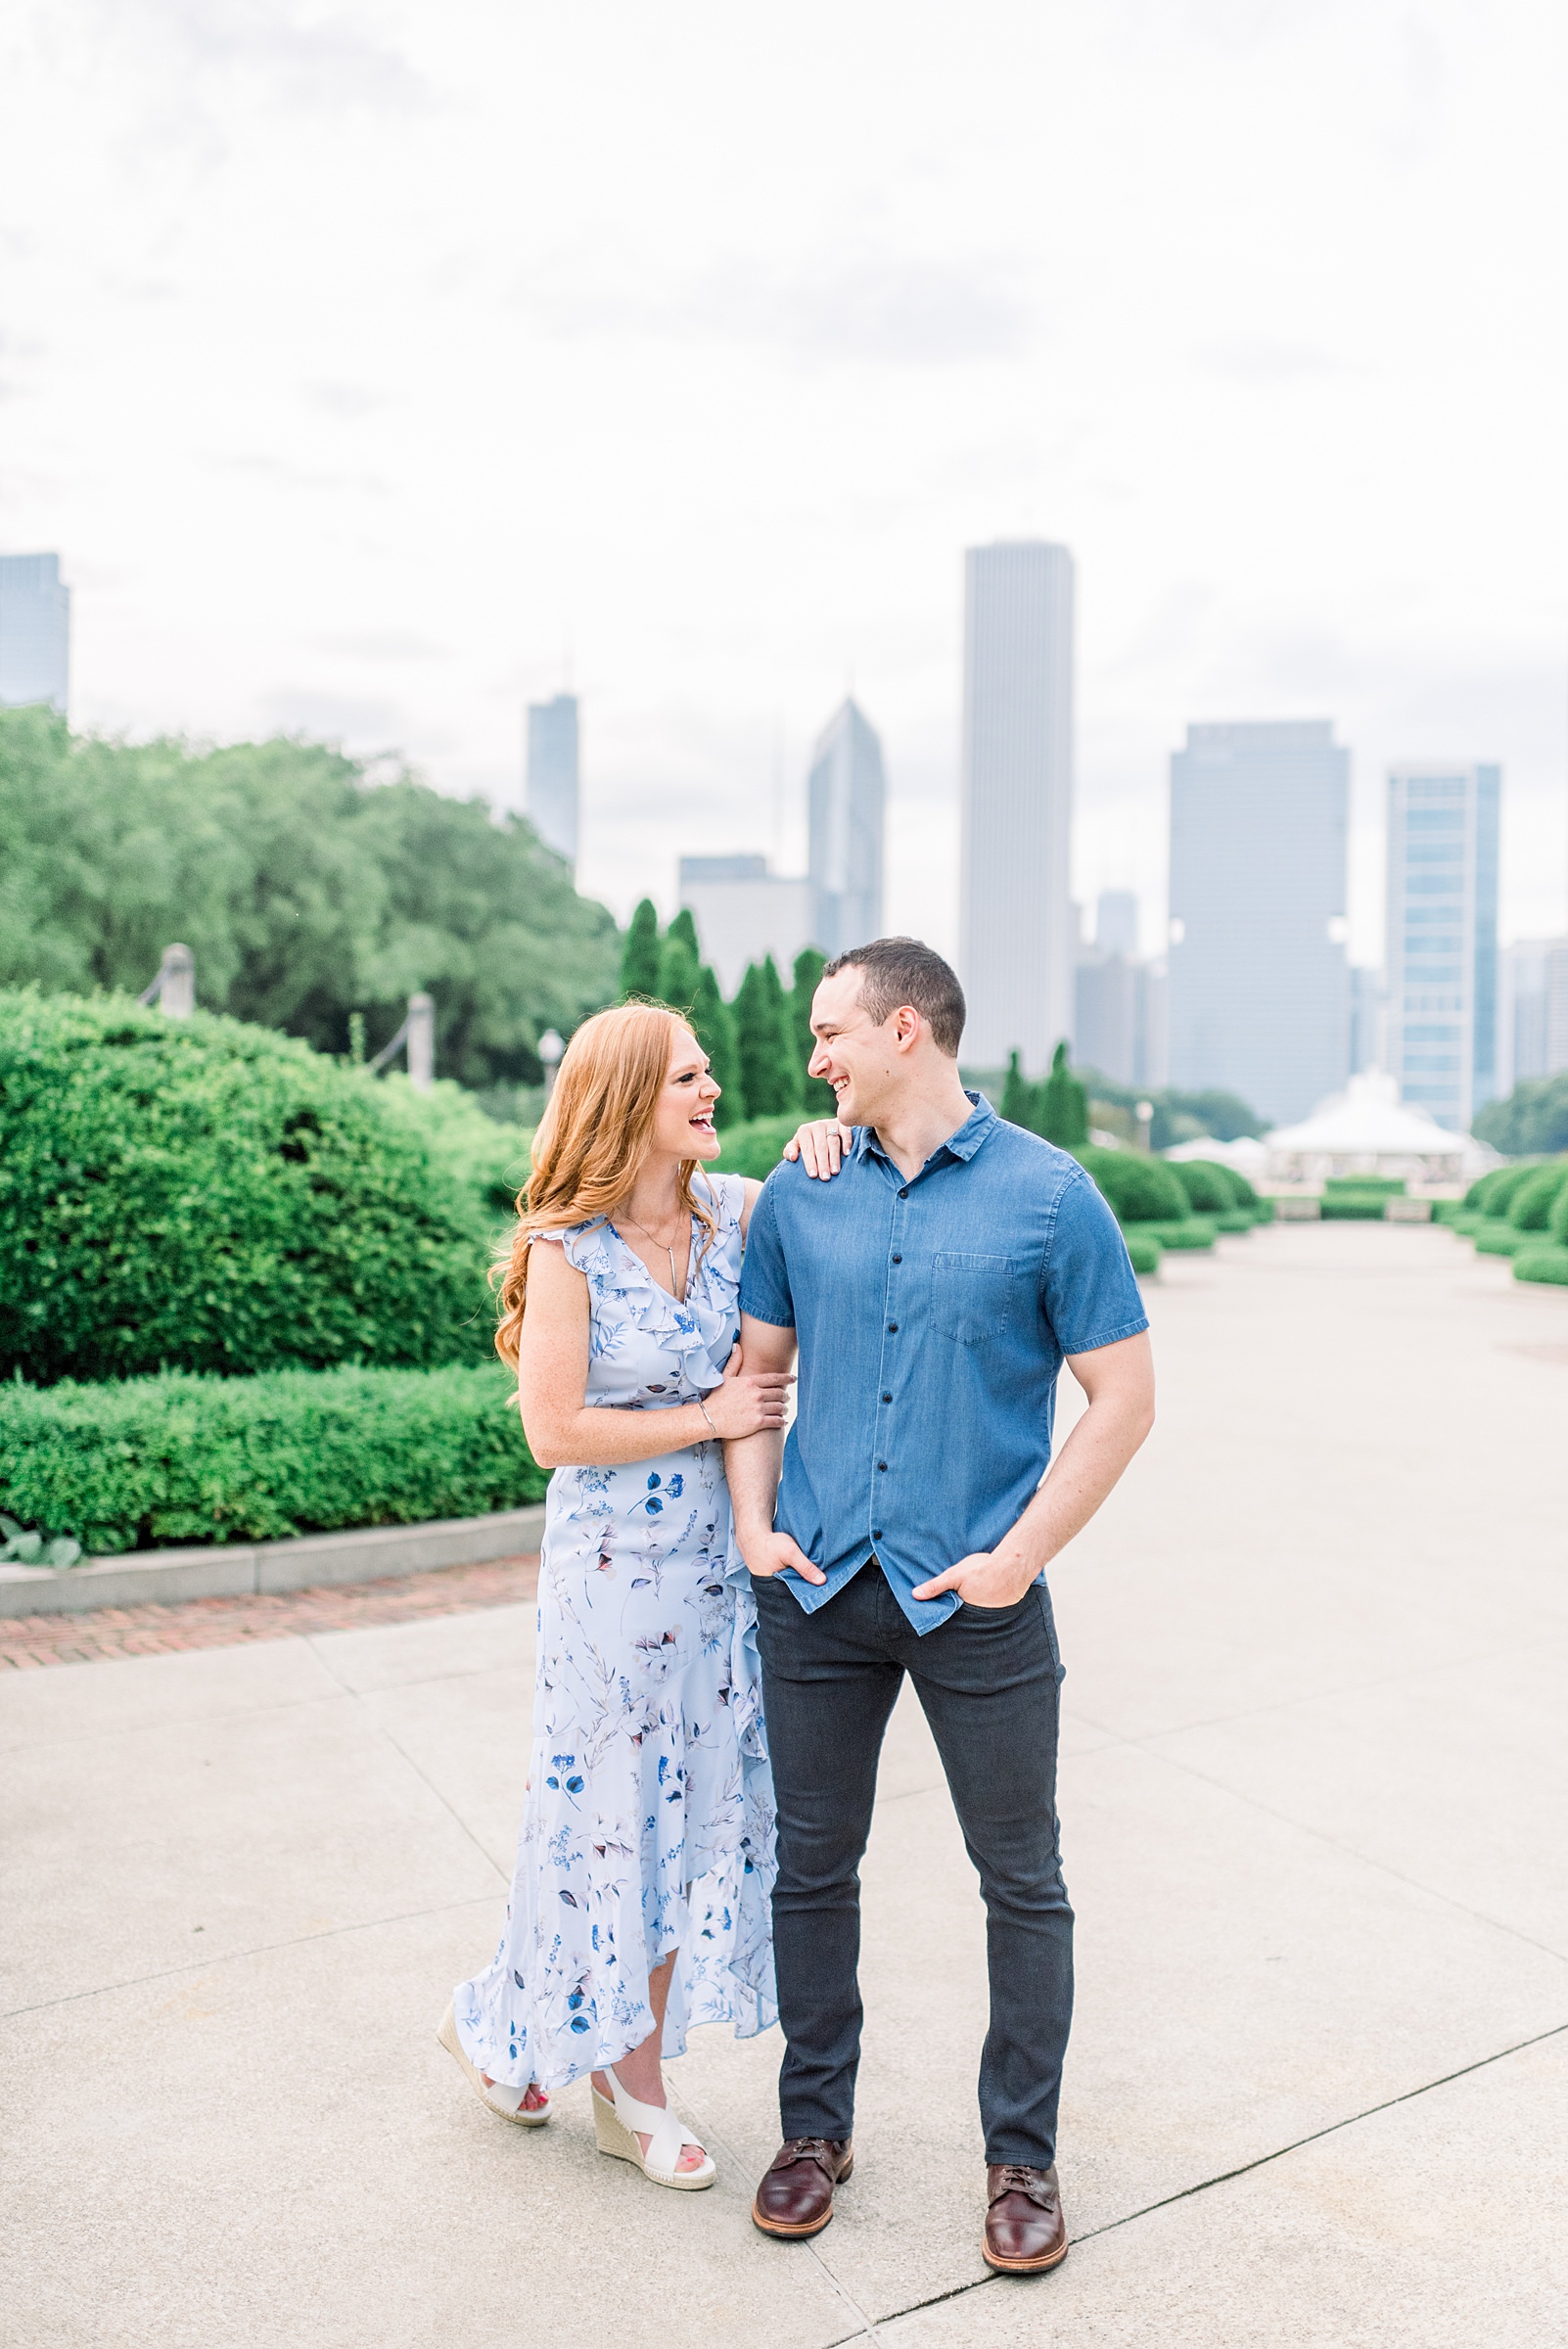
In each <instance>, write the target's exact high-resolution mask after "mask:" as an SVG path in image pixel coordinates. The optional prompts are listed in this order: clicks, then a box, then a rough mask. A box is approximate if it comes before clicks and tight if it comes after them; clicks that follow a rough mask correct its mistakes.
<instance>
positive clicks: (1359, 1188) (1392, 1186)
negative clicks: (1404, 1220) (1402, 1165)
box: [1323, 1174, 1405, 1199]
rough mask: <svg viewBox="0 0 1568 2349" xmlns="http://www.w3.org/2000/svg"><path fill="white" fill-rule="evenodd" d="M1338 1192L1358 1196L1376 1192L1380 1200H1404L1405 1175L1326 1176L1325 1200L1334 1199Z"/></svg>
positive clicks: (1324, 1184) (1324, 1182) (1324, 1186)
mask: <svg viewBox="0 0 1568 2349" xmlns="http://www.w3.org/2000/svg"><path fill="white" fill-rule="evenodd" d="M1336 1191H1344V1192H1347V1193H1349V1192H1355V1193H1357V1194H1358V1195H1360V1193H1361V1192H1363V1191H1365V1192H1367V1193H1371V1192H1374V1191H1375V1192H1376V1194H1377V1196H1378V1197H1379V1198H1380V1199H1403V1198H1404V1196H1405V1177H1404V1175H1403V1174H1329V1175H1326V1176H1325V1177H1324V1180H1323V1196H1324V1198H1325V1199H1330V1198H1332V1197H1333V1195H1334V1194H1335V1192H1336Z"/></svg>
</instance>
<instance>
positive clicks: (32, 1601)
mask: <svg viewBox="0 0 1568 2349" xmlns="http://www.w3.org/2000/svg"><path fill="white" fill-rule="evenodd" d="M543 1534H544V1506H543V1503H542V1502H539V1503H537V1504H535V1505H533V1506H532V1507H530V1508H526V1509H500V1510H497V1511H496V1512H495V1513H494V1514H493V1515H491V1516H487V1517H444V1518H438V1519H435V1520H434V1521H432V1522H431V1523H428V1524H425V1525H371V1526H355V1527H354V1528H353V1529H352V1530H351V1531H349V1532H346V1533H341V1534H307V1535H305V1536H303V1537H302V1538H301V1539H300V1540H299V1541H296V1542H255V1543H225V1544H223V1545H222V1546H220V1547H217V1548H212V1549H195V1548H192V1549H144V1550H135V1551H131V1552H129V1553H127V1554H126V1555H123V1556H120V1557H115V1558H92V1559H89V1560H88V1561H87V1563H86V1564H85V1565H81V1566H63V1567H51V1566H12V1565H6V1566H0V1616H18V1615H84V1614H87V1613H88V1612H89V1611H90V1610H91V1609H92V1608H94V1607H133V1606H145V1605H147V1604H149V1603H152V1604H154V1605H158V1606H167V1605H169V1604H170V1603H172V1602H174V1601H177V1600H179V1599H182V1598H235V1597H243V1596H246V1595H248V1594H249V1595H254V1594H255V1593H257V1592H262V1591H268V1592H271V1591H280V1590H314V1589H323V1588H327V1587H330V1586H332V1585H334V1584H341V1583H380V1582H390V1581H392V1580H394V1579H395V1578H396V1577H398V1576H400V1575H406V1574H427V1573H429V1572H430V1571H431V1570H432V1569H433V1568H437V1567H441V1566H478V1565H483V1564H484V1563H485V1562H486V1561H487V1560H488V1559H491V1558H508V1557H515V1556H517V1555H518V1554H519V1553H523V1552H527V1551H529V1550H534V1549H537V1548H538V1546H539V1543H540V1541H541V1539H542V1537H543Z"/></svg>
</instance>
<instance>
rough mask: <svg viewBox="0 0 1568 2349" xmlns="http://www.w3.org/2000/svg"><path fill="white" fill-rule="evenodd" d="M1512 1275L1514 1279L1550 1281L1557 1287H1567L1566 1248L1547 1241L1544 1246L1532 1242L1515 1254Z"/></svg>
mask: <svg viewBox="0 0 1568 2349" xmlns="http://www.w3.org/2000/svg"><path fill="white" fill-rule="evenodd" d="M1513 1277H1514V1279H1515V1280H1545V1281H1550V1282H1552V1283H1553V1284H1554V1285H1555V1286H1556V1287H1558V1288H1563V1289H1568V1248H1559V1247H1555V1246H1553V1245H1551V1244H1550V1243H1549V1242H1548V1243H1547V1244H1546V1245H1545V1247H1537V1246H1536V1245H1535V1243H1534V1242H1532V1243H1531V1245H1530V1246H1529V1247H1528V1248H1521V1249H1520V1250H1519V1251H1518V1253H1517V1254H1516V1255H1515V1257H1514V1260H1513Z"/></svg>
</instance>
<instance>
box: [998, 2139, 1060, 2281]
mask: <svg viewBox="0 0 1568 2349" xmlns="http://www.w3.org/2000/svg"><path fill="white" fill-rule="evenodd" d="M986 2200H987V2203H988V2205H989V2207H988V2209H987V2212H986V2235H985V2240H984V2242H983V2243H982V2244H981V2249H982V2251H983V2252H984V2254H985V2259H986V2265H987V2267H988V2268H996V2269H998V2270H999V2271H1000V2272H1001V2273H1002V2274H1003V2275H1006V2276H1040V2275H1043V2273H1044V2271H1045V2270H1046V2269H1047V2268H1058V2267H1060V2266H1061V2264H1062V2261H1063V2260H1064V2259H1065V2258H1066V2257H1067V2221H1066V2220H1065V2219H1064V2218H1063V2216H1062V2196H1061V2191H1060V2188H1058V2186H1057V2184H1056V2171H1055V2169H1054V2167H1053V2168H1051V2169H1048V2170H1030V2169H1026V2168H1025V2167H1024V2165H1023V2163H1022V2162H1017V2161H1003V2162H993V2163H992V2166H991V2168H990V2169H989V2170H988V2171H987V2172H986Z"/></svg>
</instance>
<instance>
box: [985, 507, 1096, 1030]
mask: <svg viewBox="0 0 1568 2349" xmlns="http://www.w3.org/2000/svg"><path fill="white" fill-rule="evenodd" d="M1072 831H1073V558H1072V556H1071V555H1070V554H1069V552H1068V550H1067V548H1066V547H1065V546H1051V545H1047V544H1046V543H1044V542H1043V541H1041V540H1031V539H1025V540H1018V541H1007V542H1003V543H1001V544H999V545H996V546H979V547H971V548H970V550H969V552H968V554H967V556H966V557H965V580H964V732H963V780H962V791H961V800H960V836H959V860H960V870H959V898H958V903H959V927H958V975H959V977H960V979H961V980H962V981H963V986H964V993H965V996H966V997H967V999H968V1005H969V1021H968V1026H967V1028H966V1029H965V1032H964V1043H963V1057H964V1061H965V1064H966V1066H968V1067H970V1068H976V1069H995V1068H1000V1067H1002V1066H1003V1065H1004V1064H1005V1062H1006V1059H1007V1055H1008V1054H1009V1052H1012V1051H1015V1050H1016V1051H1018V1052H1020V1053H1021V1054H1022V1055H1023V1065H1024V1069H1025V1071H1026V1073H1027V1074H1029V1075H1031V1076H1038V1075H1039V1074H1040V1073H1041V1072H1042V1071H1043V1070H1045V1069H1047V1068H1048V1067H1049V1066H1050V1059H1051V1054H1052V1052H1053V1051H1054V1050H1055V1047H1056V1045H1057V1043H1058V1042H1059V1041H1060V1040H1061V1039H1062V1038H1063V1037H1064V1036H1066V1037H1068V1038H1071V1036H1072V1034H1073V1018H1074V1000H1073V993H1074V975H1075V965H1076V962H1077V958H1078V924H1077V920H1076V917H1075V915H1074V910H1073V898H1072V886H1071V879H1070V874H1069V859H1070V857H1071V853H1072Z"/></svg>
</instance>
